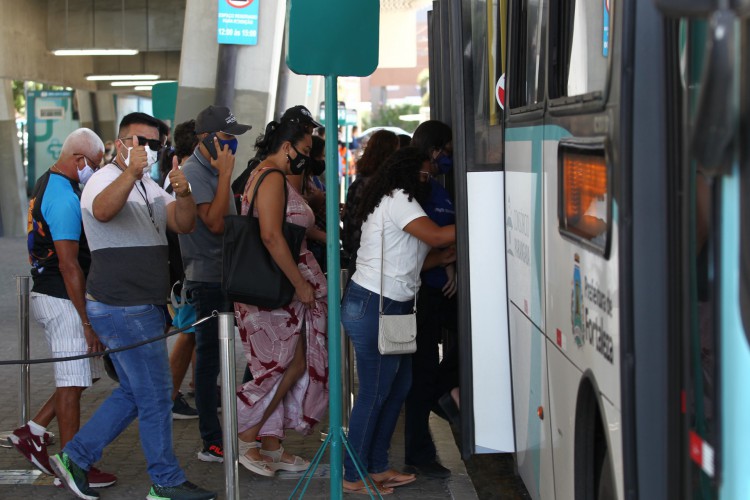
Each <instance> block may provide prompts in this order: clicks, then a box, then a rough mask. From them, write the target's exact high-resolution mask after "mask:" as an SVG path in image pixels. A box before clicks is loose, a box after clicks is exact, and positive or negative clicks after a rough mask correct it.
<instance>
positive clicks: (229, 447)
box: [219, 312, 240, 500]
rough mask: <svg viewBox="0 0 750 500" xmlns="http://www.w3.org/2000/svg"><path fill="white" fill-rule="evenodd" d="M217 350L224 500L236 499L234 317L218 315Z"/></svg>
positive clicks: (238, 490)
mask: <svg viewBox="0 0 750 500" xmlns="http://www.w3.org/2000/svg"><path fill="white" fill-rule="evenodd" d="M219 348H220V349H221V350H220V355H221V407H222V410H223V411H222V419H223V421H224V422H223V429H224V430H223V433H224V476H225V479H226V490H225V498H226V499H227V500H235V499H236V498H240V496H239V493H240V483H239V476H238V473H237V459H238V458H239V457H238V456H237V453H238V451H237V450H238V444H237V397H236V392H235V385H236V380H235V362H234V314H232V313H228V312H223V313H219Z"/></svg>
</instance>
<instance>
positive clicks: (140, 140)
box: [120, 135, 162, 151]
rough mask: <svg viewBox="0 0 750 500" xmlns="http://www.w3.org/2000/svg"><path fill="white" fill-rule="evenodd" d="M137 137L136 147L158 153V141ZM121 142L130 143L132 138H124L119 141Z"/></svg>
mask: <svg viewBox="0 0 750 500" xmlns="http://www.w3.org/2000/svg"><path fill="white" fill-rule="evenodd" d="M137 137H138V145H139V146H148V147H149V148H150V149H151V151H159V150H160V149H161V148H162V144H161V141H160V140H159V139H146V138H145V137H142V136H140V135H139V136H137ZM120 140H121V141H132V140H133V138H132V137H124V138H121V139H120Z"/></svg>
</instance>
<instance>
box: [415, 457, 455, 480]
mask: <svg viewBox="0 0 750 500" xmlns="http://www.w3.org/2000/svg"><path fill="white" fill-rule="evenodd" d="M404 472H409V473H411V474H418V475H420V476H424V477H430V478H433V479H446V478H449V477H450V476H451V471H450V469H447V468H445V467H443V466H442V465H440V463H438V462H437V461H435V462H428V463H426V464H422V465H407V466H406V467H404Z"/></svg>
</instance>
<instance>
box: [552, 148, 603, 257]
mask: <svg viewBox="0 0 750 500" xmlns="http://www.w3.org/2000/svg"><path fill="white" fill-rule="evenodd" d="M558 159H559V163H560V165H559V166H560V170H559V172H560V182H561V183H562V189H560V197H561V199H560V213H559V216H560V228H561V229H562V230H563V231H567V232H568V233H570V234H572V235H574V236H576V237H578V238H583V239H584V240H588V241H590V242H591V241H592V240H594V239H595V238H597V237H598V236H600V235H602V234H604V233H605V232H606V231H607V229H608V228H609V224H610V215H609V204H610V199H609V198H610V192H609V188H610V186H609V171H608V169H607V161H606V155H605V153H604V146H603V144H602V145H601V146H600V147H577V146H576V145H567V144H565V143H562V142H561V143H560V151H559V155H558ZM602 246H603V245H602Z"/></svg>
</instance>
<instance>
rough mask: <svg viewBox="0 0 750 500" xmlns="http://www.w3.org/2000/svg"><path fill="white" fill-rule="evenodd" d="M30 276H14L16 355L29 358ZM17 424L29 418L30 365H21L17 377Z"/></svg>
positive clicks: (19, 424)
mask: <svg viewBox="0 0 750 500" xmlns="http://www.w3.org/2000/svg"><path fill="white" fill-rule="evenodd" d="M30 281H31V276H16V293H17V295H18V332H19V335H18V355H19V357H20V359H23V360H28V359H30V358H31V348H30V339H29V294H30V290H31V288H30V286H29V283H30ZM18 401H19V403H20V408H19V411H18V426H19V427H20V426H22V425H24V424H25V423H26V422H27V421H28V420H29V419H30V418H31V414H30V412H31V366H29V365H21V369H20V372H19V379H18Z"/></svg>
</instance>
